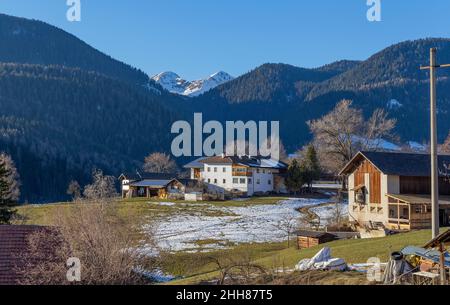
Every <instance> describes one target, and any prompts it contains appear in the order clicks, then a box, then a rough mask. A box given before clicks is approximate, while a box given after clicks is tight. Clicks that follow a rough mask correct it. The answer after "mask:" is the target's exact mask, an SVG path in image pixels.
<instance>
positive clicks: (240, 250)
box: [165, 230, 431, 285]
mask: <svg viewBox="0 0 450 305" xmlns="http://www.w3.org/2000/svg"><path fill="white" fill-rule="evenodd" d="M430 239H431V231H429V230H422V231H415V232H410V233H404V234H398V235H393V236H388V237H384V238H377V239H358V240H341V241H335V242H331V243H328V244H325V245H320V246H317V247H314V248H311V249H305V250H297V249H296V248H295V247H291V248H289V249H286V243H283V244H250V245H240V246H238V247H236V248H233V249H231V250H222V251H216V252H212V253H209V254H204V253H199V254H192V253H191V254H187V253H178V254H176V255H174V257H172V261H170V260H168V262H170V264H172V266H167V268H165V271H166V272H168V273H169V272H171V271H172V274H174V275H181V274H184V275H188V276H187V277H185V278H183V279H180V280H177V281H174V282H171V283H170V284H173V285H176V284H178V285H185V284H195V283H199V282H201V281H207V280H211V279H215V278H217V277H218V275H219V272H218V271H217V266H216V265H215V264H213V263H211V262H209V263H208V258H209V257H220V258H222V260H227V259H231V260H235V261H236V260H239V259H241V258H242V257H245V256H246V255H247V256H250V257H251V258H252V262H253V263H255V264H258V265H261V266H264V267H266V268H269V269H271V268H274V267H277V268H281V267H284V268H287V269H291V268H293V267H294V266H295V265H296V264H297V263H298V262H299V261H300V260H302V259H304V258H311V257H312V256H314V255H315V254H316V253H317V252H318V251H319V250H320V249H322V248H323V247H324V246H327V247H330V248H331V251H332V255H333V257H340V258H343V259H345V260H346V262H347V263H350V264H351V263H365V262H367V260H368V259H369V258H371V257H378V258H380V259H381V260H382V261H383V262H387V261H388V259H389V255H390V253H391V252H393V251H399V250H401V249H403V248H404V247H406V246H409V245H414V246H423V245H424V244H425V243H426V242H427V241H429V240H430ZM183 261H185V262H189V268H186V269H184V270H183V271H182V273H179V271H181V270H182V269H181V268H180V267H182V264H181V262H183ZM180 264H181V265H180ZM176 266H178V268H180V269H178V270H177V268H176Z"/></svg>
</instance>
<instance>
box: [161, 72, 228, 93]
mask: <svg viewBox="0 0 450 305" xmlns="http://www.w3.org/2000/svg"><path fill="white" fill-rule="evenodd" d="M152 79H153V80H154V81H155V82H157V83H158V84H160V85H161V86H162V87H163V88H164V89H166V90H168V91H170V92H172V93H176V94H180V95H185V96H191V97H193V96H199V95H201V94H203V93H205V92H207V91H209V90H211V89H213V88H215V87H217V86H220V85H222V84H224V83H226V82H229V81H230V80H233V79H234V78H233V77H232V76H231V75H229V74H228V73H226V72H223V71H220V72H217V73H214V74H212V75H210V76H209V77H207V78H205V79H200V80H195V81H187V80H185V79H182V78H181V77H180V76H179V75H178V74H176V73H174V72H162V73H159V74H157V75H155V76H153V77H152Z"/></svg>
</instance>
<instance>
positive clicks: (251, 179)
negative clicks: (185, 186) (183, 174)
mask: <svg viewBox="0 0 450 305" xmlns="http://www.w3.org/2000/svg"><path fill="white" fill-rule="evenodd" d="M185 168H189V169H190V170H191V179H197V180H200V181H203V182H204V183H205V184H206V185H208V187H209V188H210V189H211V190H215V191H218V192H225V191H228V192H239V193H243V194H245V195H247V196H253V195H254V194H267V193H272V192H277V193H280V192H285V187H284V179H283V175H284V173H285V172H286V169H287V165H286V164H285V163H283V162H280V161H276V160H273V159H270V158H264V157H249V156H242V157H237V156H233V157H229V156H225V155H222V156H215V157H207V158H200V159H197V160H195V161H194V162H191V163H189V164H187V165H186V166H185Z"/></svg>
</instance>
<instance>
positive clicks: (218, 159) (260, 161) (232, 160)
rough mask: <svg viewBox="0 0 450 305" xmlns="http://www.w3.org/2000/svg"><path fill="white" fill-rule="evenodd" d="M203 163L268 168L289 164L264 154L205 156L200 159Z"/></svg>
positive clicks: (283, 166)
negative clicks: (263, 155)
mask: <svg viewBox="0 0 450 305" xmlns="http://www.w3.org/2000/svg"><path fill="white" fill-rule="evenodd" d="M199 162H200V163H203V164H227V165H228V164H229V165H231V164H233V165H240V166H246V167H254V168H268V169H285V168H287V164H286V163H284V162H281V161H277V160H274V159H271V158H270V157H262V156H254V157H253V156H252V157H249V156H241V157H239V156H214V157H209V158H204V159H202V160H200V161H199Z"/></svg>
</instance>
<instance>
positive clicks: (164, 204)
mask: <svg viewBox="0 0 450 305" xmlns="http://www.w3.org/2000/svg"><path fill="white" fill-rule="evenodd" d="M152 203H153V204H157V205H161V206H167V207H172V206H174V205H176V203H175V202H152Z"/></svg>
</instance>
